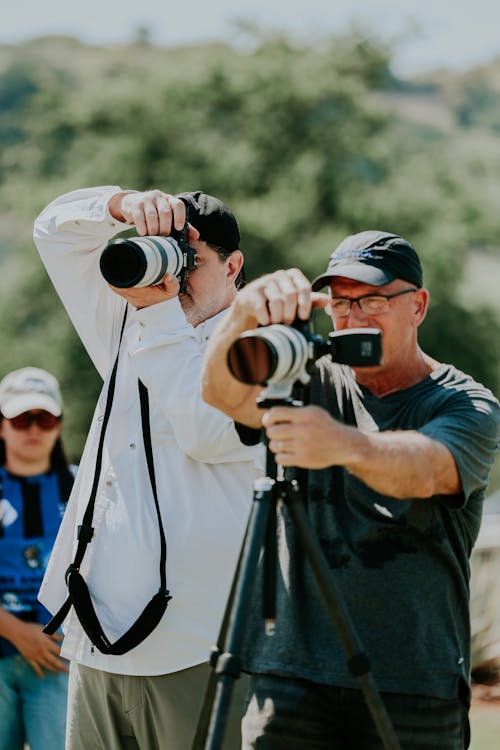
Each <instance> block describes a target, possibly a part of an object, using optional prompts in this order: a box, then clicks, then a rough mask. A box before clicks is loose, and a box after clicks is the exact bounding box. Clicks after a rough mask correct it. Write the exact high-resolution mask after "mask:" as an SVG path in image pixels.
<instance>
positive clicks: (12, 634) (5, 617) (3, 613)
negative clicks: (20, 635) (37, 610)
mask: <svg viewBox="0 0 500 750" xmlns="http://www.w3.org/2000/svg"><path fill="white" fill-rule="evenodd" d="M20 625H21V626H22V622H21V620H19V618H17V617H16V616H15V615H12V614H11V613H10V612H8V611H7V610H6V609H4V608H3V607H0V636H2V638H5V639H6V640H7V641H10V642H11V643H14V642H15V638H16V632H17V631H18V630H19V627H20Z"/></svg>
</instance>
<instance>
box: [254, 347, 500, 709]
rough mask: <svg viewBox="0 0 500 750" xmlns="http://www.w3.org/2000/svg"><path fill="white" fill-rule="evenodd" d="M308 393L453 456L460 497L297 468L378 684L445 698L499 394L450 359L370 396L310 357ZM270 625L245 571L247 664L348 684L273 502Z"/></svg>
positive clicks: (464, 616)
mask: <svg viewBox="0 0 500 750" xmlns="http://www.w3.org/2000/svg"><path fill="white" fill-rule="evenodd" d="M310 396H311V398H310V401H311V403H313V404H317V405H319V406H322V407H323V408H325V409H326V410H327V411H329V412H330V413H331V414H332V416H334V417H335V418H337V419H339V420H340V421H342V422H344V423H347V424H352V425H355V426H358V427H359V428H360V429H362V430H363V431H382V430H417V431H419V432H422V433H424V434H426V435H428V436H430V437H431V438H432V439H434V440H437V441H439V442H442V443H443V444H444V445H446V446H447V447H448V449H449V450H450V451H451V453H452V455H453V456H454V458H455V461H456V465H457V468H458V472H459V475H460V479H461V483H462V488H463V493H462V494H461V495H460V496H456V497H455V496H454V497H452V496H435V497H433V498H427V499H420V498H411V499H407V500H398V499H394V498H391V497H387V496H383V495H380V494H379V493H377V492H375V491H374V490H372V489H370V488H369V487H368V486H367V485H365V484H364V483H363V482H362V481H361V480H359V479H357V478H356V477H355V476H353V475H352V474H350V473H349V472H348V471H346V470H345V469H343V468H342V467H331V468H329V469H324V470H321V471H310V472H308V486H307V489H308V493H307V494H308V504H307V513H308V516H309V519H310V521H311V524H312V527H313V529H314V532H315V535H316V537H317V540H318V543H319V545H320V547H321V548H322V550H323V552H324V554H325V556H326V559H327V562H328V564H329V566H330V568H331V571H332V576H333V577H334V578H335V582H336V584H337V586H338V588H339V591H340V595H341V601H342V604H343V605H345V606H346V607H347V612H348V614H349V618H350V620H351V622H352V625H353V626H354V629H355V631H356V633H357V634H358V636H359V639H360V641H361V644H362V647H363V648H364V650H365V652H366V654H367V656H368V658H369V659H370V662H371V666H372V672H373V675H374V678H375V681H376V684H377V686H378V688H379V689H380V690H383V691H387V692H398V693H408V694H420V695H430V696H436V697H441V698H452V697H457V695H463V689H464V686H465V685H466V684H467V683H468V680H469V664H470V627H469V556H470V553H471V550H472V547H473V544H474V542H475V539H476V537H477V533H478V530H479V526H480V521H481V512H482V501H483V496H484V493H485V490H486V487H487V482H488V476H489V472H490V468H491V465H492V462H493V459H494V456H495V453H496V451H497V449H498V441H499V419H500V417H499V415H500V410H499V406H498V402H497V401H496V399H495V398H494V397H493V395H492V394H491V393H490V392H489V391H488V390H487V389H485V388H484V387H483V386H481V385H479V384H477V383H475V382H474V381H473V380H472V379H471V378H469V377H468V376H466V375H464V374H463V373H461V372H459V371H458V370H456V369H455V368H454V367H451V366H449V365H441V366H440V367H439V368H438V369H437V370H436V371H435V372H433V373H432V374H431V375H430V376H429V377H427V378H426V379H425V380H423V381H421V382H420V383H417V384H416V385H414V386H412V387H411V388H408V389H406V390H403V391H398V392H396V393H392V394H390V395H388V396H386V397H384V398H377V397H376V396H374V395H373V394H372V393H370V392H369V391H368V390H367V389H365V388H363V387H361V386H360V385H359V384H358V383H356V381H355V379H354V377H353V375H352V372H351V370H350V369H349V368H347V367H342V366H339V365H335V364H332V362H331V361H330V360H329V359H327V358H323V359H322V360H319V361H318V362H317V363H316V371H315V373H314V376H313V380H312V383H311V391H310ZM278 516H279V517H278V552H279V564H278V573H277V582H276V585H277V597H276V605H277V616H276V632H275V634H274V635H272V636H270V635H267V634H266V632H265V627H264V620H263V617H262V615H261V612H262V607H261V604H260V602H261V591H262V569H261V568H259V570H258V572H257V576H256V580H255V584H254V586H255V589H254V597H253V598H252V600H251V603H250V606H249V611H248V618H247V627H246V632H245V643H244V647H243V662H244V667H245V669H246V670H248V671H250V672H272V673H277V674H282V675H293V676H296V677H302V678H305V679H309V680H313V681H315V682H319V683H324V684H329V685H337V686H341V687H351V688H352V687H354V688H355V687H358V685H357V683H356V681H355V680H354V679H353V678H352V676H351V674H350V672H349V670H348V667H347V663H346V654H345V651H344V650H343V648H342V645H341V643H340V640H339V637H338V634H337V632H336V629H335V627H334V625H333V624H332V621H331V620H330V618H329V616H328V614H327V612H326V610H325V606H324V603H323V601H322V598H321V596H320V595H319V592H318V587H317V584H316V581H315V579H314V577H313V575H312V573H311V570H310V567H309V565H308V564H307V562H306V560H305V555H304V551H303V549H302V548H301V545H300V544H299V542H298V541H297V537H296V532H295V529H294V527H293V524H292V522H291V520H290V517H289V514H288V511H287V509H286V507H285V508H280V509H279V511H278Z"/></svg>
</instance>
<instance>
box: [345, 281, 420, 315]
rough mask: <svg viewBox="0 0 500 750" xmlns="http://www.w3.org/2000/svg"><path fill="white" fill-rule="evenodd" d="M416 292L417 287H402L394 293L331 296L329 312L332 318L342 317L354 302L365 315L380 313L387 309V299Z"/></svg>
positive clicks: (348, 311) (347, 312) (347, 313)
mask: <svg viewBox="0 0 500 750" xmlns="http://www.w3.org/2000/svg"><path fill="white" fill-rule="evenodd" d="M410 292H418V289H416V288H415V287H412V288H411V289H403V290H402V291H401V292H395V294H363V295H361V297H331V298H330V312H331V315H332V316H333V317H334V318H342V317H344V316H346V315H349V313H350V312H351V307H352V305H353V303H354V302H356V303H357V304H358V307H359V309H360V310H362V311H363V312H364V313H366V314H367V315H380V314H382V313H385V312H387V310H388V309H389V300H390V299H394V297H401V295H403V294H409V293H410Z"/></svg>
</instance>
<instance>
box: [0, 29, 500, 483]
mask: <svg viewBox="0 0 500 750" xmlns="http://www.w3.org/2000/svg"><path fill="white" fill-rule="evenodd" d="M247 33H248V35H249V40H247V41H248V44H247V46H246V48H245V50H244V51H243V50H242V49H235V48H232V47H230V46H227V45H224V44H210V45H203V46H199V47H189V48H176V49H160V48H156V47H153V46H151V45H150V44H149V43H148V40H147V37H144V36H143V35H142V36H141V35H139V36H138V38H137V41H136V43H134V44H131V45H128V46H124V47H109V48H96V47H88V46H84V45H82V44H80V43H78V42H77V41H75V40H73V39H69V38H45V39H39V40H34V41H32V42H30V43H25V44H22V45H18V46H11V47H6V46H4V47H0V197H1V203H0V205H1V212H0V262H1V263H2V278H1V285H2V286H1V289H2V294H1V297H0V314H1V315H2V320H3V325H2V327H1V330H0V343H1V347H2V352H3V359H2V368H1V370H2V372H7V371H9V370H10V369H13V368H15V367H20V366H23V365H25V364H36V365H39V366H42V367H46V368H47V369H49V370H51V371H53V372H54V373H55V374H56V375H57V376H58V377H59V378H60V380H61V383H62V388H63V392H64V394H65V397H66V402H67V409H66V417H67V418H66V426H65V440H66V443H67V445H68V446H69V449H70V451H69V452H70V453H71V455H72V457H74V458H76V457H77V456H78V454H79V452H80V451H81V448H82V445H83V441H84V437H85V433H86V430H87V427H88V423H89V421H90V416H91V412H92V409H93V406H94V403H95V399H96V396H97V392H98V390H99V388H100V383H99V378H98V376H97V374H96V373H95V370H94V369H93V366H92V364H91V363H90V362H89V360H88V358H87V355H86V354H85V352H84V351H83V349H82V347H81V345H80V343H79V341H78V340H77V339H76V336H75V334H74V332H73V329H72V327H71V324H70V322H69V320H68V318H67V316H66V314H65V312H64V310H63V308H62V306H61V305H60V303H59V301H58V299H57V298H56V296H55V293H54V291H53V289H52V287H51V285H50V283H49V281H48V279H47V276H46V274H45V271H44V269H43V267H42V266H41V263H40V261H39V259H38V256H37V254H36V252H35V250H34V247H33V244H32V240H31V231H32V224H33V219H34V217H35V216H36V214H37V213H38V212H39V211H40V210H41V209H42V208H43V206H44V205H45V204H47V203H48V202H49V201H50V200H52V199H53V198H55V197H56V196H58V195H60V194H62V193H64V192H66V191H68V190H72V189H74V188H77V187H84V186H91V185H99V184H119V185H121V186H122V187H124V188H135V189H147V188H152V187H158V188H161V189H164V190H166V191H169V192H180V191H183V190H194V189H202V190H204V191H206V192H209V193H214V194H216V195H218V196H220V197H221V198H223V199H224V200H225V201H227V202H228V203H229V205H230V206H231V207H232V208H233V210H234V211H235V213H236V215H237V216H238V219H239V222H240V225H241V232H242V237H243V242H242V246H243V249H244V251H245V255H246V259H247V276H248V277H250V278H252V277H254V276H256V275H258V274H261V273H263V272H267V271H270V270H273V269H275V268H278V267H287V266H291V265H297V266H299V267H301V268H302V269H303V270H304V271H305V272H306V273H307V274H308V275H309V276H310V277H312V276H313V275H315V274H317V273H319V272H320V271H321V270H323V268H324V266H325V264H326V261H327V259H328V256H329V254H330V252H331V251H332V250H333V248H334V247H335V246H336V244H337V243H338V242H339V241H340V240H341V239H342V238H343V237H344V236H345V235H346V234H349V233H353V232H357V231H361V230H363V229H367V228H376V229H385V230H388V231H393V232H395V233H400V234H402V235H403V236H405V237H407V239H409V240H410V241H411V242H412V243H413V244H414V245H415V247H416V248H417V250H418V251H419V253H420V255H421V257H422V260H423V265H424V269H425V276H426V285H427V286H428V287H429V288H430V290H431V293H432V307H431V311H430V314H429V316H428V320H427V321H426V323H425V324H424V326H423V328H422V337H421V338H422V345H423V348H424V349H426V350H427V351H428V352H429V353H430V354H431V355H433V356H435V357H436V358H438V359H441V360H447V361H453V362H454V363H456V364H457V365H458V366H459V367H461V368H462V369H464V370H466V371H467V372H469V373H471V374H472V375H473V376H474V377H476V378H477V379H479V380H480V381H482V382H483V383H485V384H486V385H488V386H489V387H491V388H492V389H494V390H497V389H498V386H499V382H500V367H499V357H500V353H499V347H498V341H499V335H500V323H499V317H498V294H496V295H495V294H493V295H490V296H489V298H488V297H487V296H485V295H484V293H483V283H482V280H481V278H480V277H478V276H477V274H475V273H474V257H475V256H474V253H475V252H476V251H478V250H480V251H481V252H482V253H483V254H484V253H486V254H491V256H492V257H494V256H495V254H498V249H497V237H498V230H499V228H500V214H499V212H498V209H497V206H498V205H500V187H499V179H498V175H499V169H498V168H499V166H500V144H498V143H497V142H496V139H495V136H496V134H497V132H498V128H499V126H500V121H499V118H498V116H497V113H499V112H500V94H498V93H497V91H496V88H495V85H493V83H492V82H495V81H496V80H497V79H499V76H496V77H495V76H494V75H493V74H492V73H491V71H490V74H489V75H486V73H485V72H484V71H481V73H480V74H479V73H478V76H479V79H478V87H477V88H475V86H474V81H475V79H474V76H473V75H472V73H470V74H467V80H466V82H465V83H466V85H465V83H464V82H463V81H462V83H463V84H464V85H461V80H460V76H458V75H456V76H451V75H448V76H445V75H443V74H441V75H440V76H436V77H434V78H429V80H425V81H401V80H397V79H396V78H395V77H394V75H393V74H392V72H391V50H390V49H389V48H387V47H386V46H384V45H382V44H380V43H376V42H374V41H369V40H367V39H366V38H363V37H362V36H360V35H356V34H352V35H345V36H343V37H340V38H332V39H323V40H321V43H318V44H314V45H313V44H311V45H310V46H304V45H302V46H299V45H298V44H296V43H294V42H293V41H292V40H291V39H288V38H287V37H286V36H283V35H279V34H273V35H269V34H265V33H263V32H261V31H258V30H255V29H250V30H249V29H247ZM464 75H465V74H464ZM92 314H93V311H92V310H89V315H92ZM495 481H496V480H495ZM496 484H497V486H498V485H500V479H499V480H498V481H496Z"/></svg>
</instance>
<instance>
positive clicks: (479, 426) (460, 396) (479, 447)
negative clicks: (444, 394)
mask: <svg viewBox="0 0 500 750" xmlns="http://www.w3.org/2000/svg"><path fill="white" fill-rule="evenodd" d="M420 432H422V433H423V434H425V435H427V436H428V437H430V438H432V439H433V440H438V441H439V442H441V443H443V444H444V445H446V447H447V448H448V450H449V451H450V452H451V454H452V455H453V458H454V459H455V463H456V465H457V470H458V473H459V476H460V481H461V484H462V491H463V501H464V503H467V501H468V500H469V498H470V497H471V496H472V495H476V494H478V493H481V494H482V493H484V491H485V490H486V488H487V486H488V479H489V475H490V471H491V467H492V465H493V461H494V459H495V454H496V453H497V451H498V446H499V439H500V408H499V405H498V402H497V401H496V400H495V398H494V397H493V396H492V394H490V393H489V391H487V390H486V389H484V392H483V391H481V390H479V389H478V388H477V385H476V387H475V389H473V390H471V391H469V392H467V391H461V392H458V393H456V394H455V395H454V396H453V397H452V398H449V399H447V400H446V402H445V403H444V404H443V406H442V408H441V409H440V410H439V411H438V413H437V414H436V415H435V416H434V418H433V419H431V420H430V421H429V422H428V423H427V424H425V425H423V426H422V427H421V428H420Z"/></svg>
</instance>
